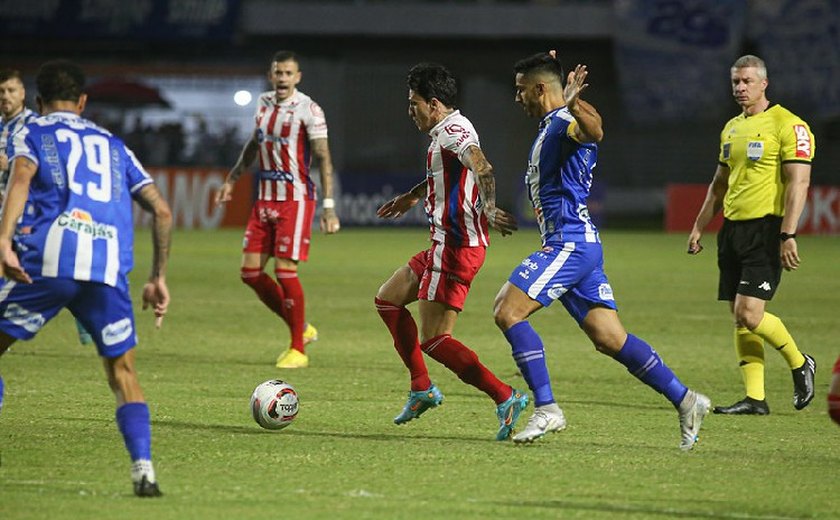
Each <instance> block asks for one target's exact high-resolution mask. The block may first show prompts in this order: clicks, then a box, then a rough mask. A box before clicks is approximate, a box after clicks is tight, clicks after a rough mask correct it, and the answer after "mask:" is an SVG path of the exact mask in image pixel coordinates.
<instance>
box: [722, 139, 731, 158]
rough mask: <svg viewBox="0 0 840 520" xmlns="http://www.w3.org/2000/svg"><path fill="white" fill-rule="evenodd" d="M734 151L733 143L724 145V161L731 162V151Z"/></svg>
mask: <svg viewBox="0 0 840 520" xmlns="http://www.w3.org/2000/svg"><path fill="white" fill-rule="evenodd" d="M730 150H732V143H723V153H722V155H723V160H724V161H728V160H729V151H730Z"/></svg>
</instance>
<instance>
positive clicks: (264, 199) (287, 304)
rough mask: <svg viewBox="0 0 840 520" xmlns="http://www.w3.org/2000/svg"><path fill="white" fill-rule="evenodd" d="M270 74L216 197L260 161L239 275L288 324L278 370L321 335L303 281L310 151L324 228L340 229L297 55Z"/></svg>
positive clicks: (280, 60)
mask: <svg viewBox="0 0 840 520" xmlns="http://www.w3.org/2000/svg"><path fill="white" fill-rule="evenodd" d="M268 79H269V81H270V82H271V84H272V86H273V87H274V90H271V91H268V92H264V93H263V94H261V95H260V97H259V98H258V100H257V111H256V115H255V119H256V128H255V129H254V133H253V135H252V136H251V138H250V139H248V141H247V142H246V143H245V146H244V148H243V149H242V153H241V154H240V155H239V159H238V160H237V161H236V164H235V165H234V166H233V168H232V169H231V170H230V173H228V176H227V178H226V179H225V182H224V183H223V184H222V187H221V189H220V190H219V192H218V194H217V195H216V204H220V203H221V204H223V203H226V202H228V201H229V200H230V199H231V196H232V194H233V185H234V184H235V183H236V181H237V180H238V179H239V177H241V176H242V174H243V173H244V172H245V170H247V169H248V168H249V167H250V166H251V165H252V164H253V163H254V161H256V160H258V161H259V162H258V164H259V170H258V173H257V175H258V178H259V193H258V195H257V201H256V202H255V203H254V207H253V210H252V211H251V216H250V217H249V219H248V226H247V228H246V230H245V243H244V246H243V251H242V253H243V254H242V267H241V271H240V274H241V276H242V281H243V282H244V283H245V284H246V285H248V286H249V287H251V288H252V289H253V290H254V292H256V293H257V296H258V297H259V299H260V301H262V302H263V303H264V304H265V305H266V306H267V307H268V308H269V309H271V310H272V311H274V312H275V313H276V314H277V315H278V316H280V317H281V318H282V319H283V321H285V322H286V324H287V325H288V327H289V331H290V334H291V343H290V345H289V348H288V349H286V350H285V351H283V352H282V353H281V354H280V356H279V357H278V358H277V363H276V366H277V368H304V367H307V366H309V356H307V355H306V345H307V343H309V342H311V341H315V340H316V339H317V338H318V331H317V330H316V329H315V327H313V326H312V324H310V323H307V322H306V318H305V313H304V293H303V287H302V286H301V284H300V280H299V279H298V262H300V261H305V260H306V259H307V258H308V257H309V241H310V236H311V230H312V220H313V218H314V215H315V204H316V199H317V194H316V189H315V183H314V182H313V181H312V179H311V178H310V176H309V158H310V153H311V154H312V156H314V157H315V160H316V161H317V162H318V165H319V171H320V173H321V187H322V189H323V191H324V195H323V196H324V199H323V202H322V205H323V213H322V214H321V231H323V232H325V233H327V234H331V233H336V232H338V230H339V227H340V225H339V221H338V216H337V215H336V212H335V199H334V198H333V165H332V160H331V158H330V149H329V144H328V142H327V120H326V117H325V116H324V111H323V110H322V109H321V107H320V106H318V103H316V102H315V101H314V100H313V99H312V98H310V97H309V96H307V95H306V94H304V93H303V92H300V91H299V90H297V85H298V83H300V80H301V71H300V64H299V62H298V58H297V56H296V55H295V54H294V53H293V52H289V51H280V52H277V53H276V54H275V55H274V57H273V58H272V60H271V63H270V65H269V70H268ZM270 257H274V277H275V278H274V279H272V278H271V277H270V276H268V275H267V274H266V273H265V272H264V271H263V270H264V269H265V266H266V264H267V263H268V259H269V258H270ZM275 279H276V282H275Z"/></svg>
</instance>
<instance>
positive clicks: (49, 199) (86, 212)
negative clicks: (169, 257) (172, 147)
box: [9, 112, 153, 290]
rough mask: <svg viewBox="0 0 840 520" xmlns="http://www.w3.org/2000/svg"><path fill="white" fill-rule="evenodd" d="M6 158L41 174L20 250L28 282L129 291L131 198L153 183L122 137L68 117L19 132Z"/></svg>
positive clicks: (52, 117)
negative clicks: (66, 281) (61, 281)
mask: <svg viewBox="0 0 840 520" xmlns="http://www.w3.org/2000/svg"><path fill="white" fill-rule="evenodd" d="M10 152H11V153H9V158H10V160H14V159H15V158H18V157H26V158H28V159H29V160H31V161H33V162H34V163H36V164H37V166H38V170H37V173H36V174H35V177H34V178H33V179H32V183H31V185H30V188H29V197H28V203H27V206H26V210H25V211H26V214H25V215H24V221H25V222H26V224H27V225H26V226H19V227H18V230H17V232H16V234H15V245H16V250H17V252H18V256H19V258H20V261H21V264H22V265H23V267H24V269H26V270H27V272H29V273H31V274H39V275H41V276H45V277H53V278H71V279H74V280H81V281H93V282H101V283H104V284H107V285H110V286H112V287H117V288H122V289H125V290H127V289H128V277H127V275H128V273H129V272H130V271H131V269H132V267H133V247H134V225H133V218H132V195H133V194H136V193H137V192H138V190H140V189H141V188H142V187H143V186H146V185H147V184H151V183H152V182H153V180H152V178H151V177H150V176H149V174H148V173H146V171H145V170H144V169H143V166H141V165H140V163H139V162H138V161H137V159H136V158H135V157H134V154H133V153H132V152H131V151H130V150H129V149H128V148H127V147H126V146H125V144H123V142H122V141H121V140H120V139H118V138H117V137H115V136H113V135H111V133H110V132H108V131H107V130H104V129H102V128H100V127H98V126H97V125H96V124H94V123H93V122H91V121H88V120H87V119H84V118H82V117H80V116H77V115H76V114H73V113H70V112H54V113H52V114H49V115H47V116H42V117H38V118H37V119H35V120H34V121H33V122H31V123H29V124H28V125H26V126H24V127H23V129H21V130H20V131H19V132H17V133H16V134H15V136H14V138H13V143H12V145H11V146H10Z"/></svg>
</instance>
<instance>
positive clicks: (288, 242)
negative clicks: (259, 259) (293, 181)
mask: <svg viewBox="0 0 840 520" xmlns="http://www.w3.org/2000/svg"><path fill="white" fill-rule="evenodd" d="M314 215H315V201H314V200H284V201H262V200H258V201H257V202H255V203H254V208H253V209H252V210H251V215H250V216H249V217H248V226H247V227H246V228H245V239H244V241H243V243H242V251H243V252H245V253H265V254H267V255H269V256H273V257H275V258H288V259H290V260H295V261H298V260H306V259H307V258H309V239H310V238H311V237H312V218H313V217H314Z"/></svg>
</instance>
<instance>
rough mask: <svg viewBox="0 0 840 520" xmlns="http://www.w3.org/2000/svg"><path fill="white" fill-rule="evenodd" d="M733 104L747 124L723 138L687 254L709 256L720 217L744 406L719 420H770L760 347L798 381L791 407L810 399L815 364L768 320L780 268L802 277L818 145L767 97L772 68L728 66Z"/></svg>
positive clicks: (724, 295) (721, 264)
mask: <svg viewBox="0 0 840 520" xmlns="http://www.w3.org/2000/svg"><path fill="white" fill-rule="evenodd" d="M730 79H731V82H732V95H733V96H734V98H735V102H736V103H738V105H740V106H741V114H739V115H737V116H736V117H734V118H732V119H730V120H729V122H728V123H726V126H724V128H723V131H722V132H721V134H720V154H719V155H718V166H717V169H716V170H715V175H714V178H713V179H712V183H711V184H710V185H709V189H708V192H707V193H706V200H705V201H703V206H702V207H701V208H700V211H699V213H698V214H697V218H696V220H695V222H694V228H693V229H692V230H691V233H690V234H689V237H688V253H689V254H690V255H696V254H698V253H700V252H701V251H702V250H703V246H702V245H701V244H700V238H701V237H702V234H703V230H704V229H705V228H706V226H707V225H708V224H709V222H711V220H712V218H713V217H714V216H715V214H717V212H718V211H720V209H721V208H723V217H724V220H723V227H722V228H721V230H720V232H719V233H718V268H719V269H720V280H719V283H718V300H725V301H728V302H729V308H730V311H731V312H732V314H733V316H734V318H735V352H736V355H737V357H738V365H739V367H740V369H741V376H742V377H743V380H744V387H745V390H746V397H744V398H743V399H741V400H740V401H737V402H736V403H734V404H732V405H730V406H717V407H715V409H714V412H715V413H720V414H727V415H767V414H769V413H770V407H769V406H768V405H767V401H766V399H765V394H764V343H765V342H766V343H768V344H769V345H771V346H772V347H773V349H774V350H776V351H777V352H779V354H781V355H782V357H783V358H784V359H785V362H786V363H787V365H788V366H789V367H790V369H791V373H792V375H793V406H794V408H796V409H797V410H801V409H803V408H805V407H806V406H808V403H810V402H811V399H813V398H814V374H815V372H816V367H817V364H816V362H815V361H814V358H812V357H811V356H809V355H807V354H803V353H802V352H800V350H799V346H798V345H797V344H796V341H794V339H793V337H792V336H791V335H790V333H789V332H788V330H787V328H786V327H785V325H784V323H782V320H780V319H779V318H778V317H776V316H775V315H773V314H770V313H769V312H766V311H765V307H766V305H767V302H768V301H770V300H771V299H772V298H773V295H774V294H775V293H776V289H777V288H778V286H779V282H780V281H781V279H782V268H784V269H786V270H788V271H790V270H795V269H796V268H797V267H799V262H800V258H799V250H798V248H797V243H796V228H797V226H798V225H799V217H800V216H801V215H802V209H803V208H804V206H805V200H806V198H807V197H808V185H809V183H810V179H811V160H812V159H813V158H814V150H815V144H814V135H813V134H812V133H811V130H810V128H808V124H807V123H806V122H805V121H803V120H802V119H801V118H799V117H798V116H796V115H795V114H793V113H792V112H790V111H789V110H787V109H785V108H783V107H782V106H781V105H778V104H775V103H770V101H769V100H768V99H767V96H766V90H767V85H768V84H769V82H768V80H767V67H766V66H765V64H764V61H763V60H762V59H761V58H758V57H757V56H752V55H746V56H742V57H740V58H738V60H737V61H735V63H734V64H733V65H732V68H731V74H730Z"/></svg>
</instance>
